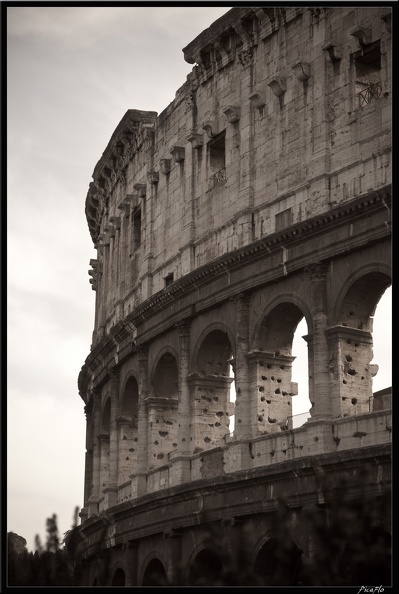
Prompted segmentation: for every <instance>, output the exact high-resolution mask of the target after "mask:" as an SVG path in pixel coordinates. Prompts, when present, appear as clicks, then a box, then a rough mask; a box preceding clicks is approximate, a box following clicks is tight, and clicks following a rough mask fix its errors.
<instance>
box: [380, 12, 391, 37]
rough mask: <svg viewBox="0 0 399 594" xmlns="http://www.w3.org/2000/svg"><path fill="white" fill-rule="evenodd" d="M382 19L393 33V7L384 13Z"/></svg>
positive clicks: (389, 31)
mask: <svg viewBox="0 0 399 594" xmlns="http://www.w3.org/2000/svg"><path fill="white" fill-rule="evenodd" d="M381 18H382V20H383V21H384V23H385V25H386V28H387V31H388V33H391V28H392V27H391V21H392V11H391V9H390V10H389V11H388V12H387V13H386V14H384V15H382V17H381Z"/></svg>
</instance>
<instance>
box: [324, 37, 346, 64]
mask: <svg viewBox="0 0 399 594" xmlns="http://www.w3.org/2000/svg"><path fill="white" fill-rule="evenodd" d="M322 50H323V51H324V52H325V53H326V54H328V57H329V58H330V60H331V62H337V61H338V60H341V58H342V48H341V45H340V44H339V43H334V42H332V41H329V42H327V43H325V44H324V45H323V46H322Z"/></svg>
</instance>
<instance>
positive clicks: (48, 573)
mask: <svg viewBox="0 0 399 594" xmlns="http://www.w3.org/2000/svg"><path fill="white" fill-rule="evenodd" d="M360 474H361V473H360ZM323 480H324V479H323ZM364 486H365V485H362V484H361V481H360V483H359V485H358V489H357V496H356V498H353V497H352V496H349V489H348V488H347V485H345V484H342V485H340V486H338V487H333V488H332V487H331V485H327V484H323V482H321V487H320V497H319V501H320V502H321V503H318V504H314V505H308V506H302V507H301V508H298V509H292V508H290V507H289V506H288V505H287V504H286V503H285V502H284V501H282V500H281V501H279V504H278V509H277V511H276V512H275V513H274V515H273V524H272V526H271V531H270V533H271V534H272V535H273V536H272V537H271V538H270V539H269V540H268V541H267V542H266V543H265V544H264V546H263V547H262V548H261V550H260V551H259V553H258V556H257V559H256V561H255V564H254V565H252V563H251V561H250V559H249V551H250V547H249V546H247V542H246V538H245V530H241V528H240V526H234V527H233V529H232V531H230V535H233V534H235V535H237V536H238V535H241V536H240V540H238V541H237V542H235V543H234V542H233V541H230V540H223V537H222V536H221V535H222V534H223V533H224V531H220V523H218V524H217V526H215V525H214V524H213V523H212V522H208V523H207V526H208V539H207V541H206V542H205V543H204V545H205V547H204V548H203V549H202V550H201V552H200V553H199V555H198V556H197V558H196V560H195V561H194V563H193V564H192V566H191V567H190V571H189V572H188V573H187V568H185V567H178V568H177V575H175V578H174V582H173V584H171V583H170V582H168V580H167V578H166V574H165V571H164V568H163V566H162V564H161V563H160V562H159V561H158V565H156V561H157V560H153V561H154V563H153V565H152V566H151V567H148V568H147V571H146V574H145V577H144V583H143V585H145V586H171V585H173V586H184V585H189V586H304V587H306V586H308V587H312V586H313V587H317V586H319V587H320V586H353V587H358V588H359V587H360V586H362V585H363V586H364V585H367V586H370V587H371V586H373V587H377V586H383V587H384V588H387V587H389V586H390V585H391V536H390V526H386V525H385V523H384V518H386V517H387V513H386V512H387V510H389V507H390V495H389V494H386V495H379V496H377V497H373V498H372V499H370V498H369V497H367V496H366V495H365V493H366V489H365V488H364ZM388 515H389V514H388ZM293 516H295V518H296V519H295V518H294V520H295V521H293ZM203 520H204V521H206V517H204V518H203ZM76 525H77V510H76V513H75V522H74V525H73V526H72V529H73V528H74V527H75V526H76ZM295 525H296V526H297V527H296V529H295ZM298 526H299V528H298ZM304 535H306V536H304ZM307 535H311V538H308V537H307ZM35 548H36V550H35V552H34V553H32V552H28V551H27V549H26V541H25V539H24V538H22V537H20V536H18V535H16V534H14V533H12V532H10V533H8V585H20V586H25V585H26V586H74V585H78V584H77V583H75V582H76V581H77V578H76V571H78V569H79V562H77V564H76V569H75V564H74V561H73V559H72V558H71V556H70V554H69V553H68V551H67V549H66V548H65V547H63V546H62V543H61V545H60V543H59V536H58V528H57V518H56V516H55V515H53V516H52V517H51V518H49V519H48V520H47V540H46V544H45V546H42V544H41V543H40V539H39V537H38V536H36V540H35ZM232 551H235V552H234V553H233V552H232ZM150 565H151V564H150ZM121 571H122V570H121ZM122 573H123V572H122ZM110 577H111V576H110ZM124 579H125V578H124V575H123V576H122V578H121V584H123V583H124ZM112 583H115V585H119V582H118V584H117V583H116V582H114V581H113V582H112ZM99 585H101V584H99ZM104 585H105V584H104Z"/></svg>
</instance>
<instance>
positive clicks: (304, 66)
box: [292, 62, 310, 82]
mask: <svg viewBox="0 0 399 594" xmlns="http://www.w3.org/2000/svg"><path fill="white" fill-rule="evenodd" d="M292 70H293V71H294V74H295V76H296V77H297V79H298V80H300V81H301V82H304V81H305V80H308V78H309V76H310V65H309V64H308V63H307V62H298V63H297V64H294V66H293V67H292Z"/></svg>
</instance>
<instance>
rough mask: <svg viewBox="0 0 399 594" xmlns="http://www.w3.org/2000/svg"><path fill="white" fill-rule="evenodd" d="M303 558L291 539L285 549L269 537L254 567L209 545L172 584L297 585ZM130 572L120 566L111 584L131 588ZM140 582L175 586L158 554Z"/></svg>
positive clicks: (95, 581) (181, 569) (94, 581)
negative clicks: (244, 581)
mask: <svg viewBox="0 0 399 594" xmlns="http://www.w3.org/2000/svg"><path fill="white" fill-rule="evenodd" d="M300 559H301V551H300V549H299V548H298V547H297V546H296V544H295V543H294V542H293V541H292V540H290V539H288V541H287V542H286V543H285V547H284V548H282V547H281V543H280V542H279V540H278V539H277V538H274V537H272V538H268V539H267V540H266V542H264V544H263V545H262V546H261V547H260V550H259V552H258V553H257V555H256V557H255V559H254V561H253V562H251V563H250V566H248V564H247V556H246V555H245V560H244V559H241V560H238V559H236V560H235V562H233V561H232V556H229V555H227V554H226V553H224V552H223V551H221V550H218V548H217V547H216V546H213V545H211V544H207V545H206V546H203V547H200V548H199V550H197V551H195V553H193V555H192V558H191V559H190V561H189V562H188V564H187V567H181V566H180V565H179V567H177V568H176V569H177V571H175V572H174V574H175V575H174V580H172V582H173V583H174V585H187V586H223V585H238V584H237V583H235V582H237V580H241V579H242V580H244V579H245V578H246V579H247V580H249V583H248V585H281V584H285V585H295V584H296V583H297V582H298V579H299V578H300V564H301V560H300ZM118 565H121V563H120V562H119V563H118ZM126 570H127V568H123V567H121V566H118V567H116V568H115V569H114V570H113V573H112V575H111V577H110V585H111V586H127V585H130V584H128V581H129V577H128V576H129V574H128V571H126ZM138 582H139V583H138V585H140V586H168V585H172V584H171V581H170V579H169V578H168V570H167V567H166V564H165V562H163V561H162V560H161V559H160V558H159V557H157V556H156V555H155V554H154V555H153V556H151V558H150V559H149V560H148V561H147V562H145V563H144V568H143V570H142V575H141V577H139V579H138ZM175 582H177V583H175ZM91 585H92V586H99V585H100V584H99V579H98V576H97V575H94V577H93V578H92V582H91Z"/></svg>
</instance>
